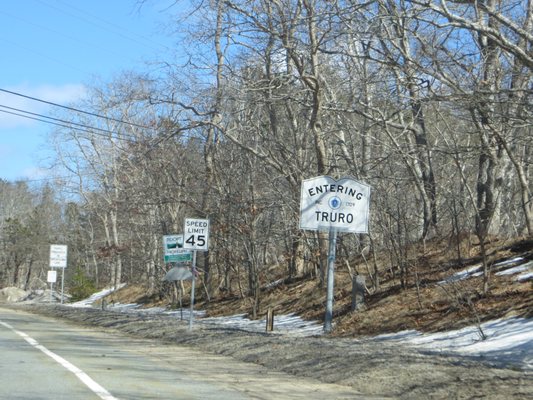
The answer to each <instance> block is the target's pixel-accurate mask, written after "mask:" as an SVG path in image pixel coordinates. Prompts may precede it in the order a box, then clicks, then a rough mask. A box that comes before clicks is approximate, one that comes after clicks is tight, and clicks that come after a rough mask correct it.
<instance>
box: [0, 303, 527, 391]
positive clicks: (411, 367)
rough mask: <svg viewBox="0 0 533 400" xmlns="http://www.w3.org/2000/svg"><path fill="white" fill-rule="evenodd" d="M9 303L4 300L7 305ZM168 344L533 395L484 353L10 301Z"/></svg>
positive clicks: (375, 379) (521, 374)
mask: <svg viewBox="0 0 533 400" xmlns="http://www.w3.org/2000/svg"><path fill="white" fill-rule="evenodd" d="M1 306H4V305H1ZM6 307H9V308H11V309H21V310H24V311H27V312H33V313H38V314H42V315H46V316H49V317H53V318H62V319H67V320H70V321H71V322H73V323H76V324H81V325H84V326H91V327H95V328H96V327H97V328H98V329H103V330H112V331H113V332H115V333H121V334H126V335H131V336H133V337H136V338H144V339H152V340H157V341H158V342H161V343H164V344H168V345H181V346H190V347H194V348H197V349H201V350H203V351H206V352H211V353H215V354H223V355H226V356H231V357H233V358H235V359H237V360H240V361H245V362H250V363H256V364H260V365H263V366H265V367H266V368H268V369H271V370H276V371H283V372H285V373H289V374H293V375H295V376H305V377H309V378H313V379H316V380H318V381H321V382H326V383H337V384H341V385H346V386H351V387H353V388H354V389H355V390H357V391H358V392H360V393H362V394H364V395H368V396H383V397H391V398H397V399H473V398H483V399H506V400H508V399H532V398H533V373H532V372H531V371H523V370H520V369H518V368H516V369H513V368H509V367H498V366H495V365H494V363H492V362H489V361H488V360H483V359H481V358H477V359H476V358H468V357H459V356H448V355H440V354H428V353H427V352H426V353H423V352H420V351H418V350H417V349H416V348H412V347H407V346H402V345H398V344H391V343H383V342H378V341H375V340H357V339H337V338H329V337H327V336H321V337H297V336H291V335H287V334H284V335H279V334H275V333H274V334H272V333H252V332H246V331H242V330H238V329H232V328H228V327H223V326H218V325H209V324H206V323H195V325H194V328H193V330H192V331H189V330H188V323H187V322H186V321H180V320H179V319H176V317H175V316H171V315H164V314H156V315H152V314H144V313H117V312H112V311H103V310H100V309H96V308H72V307H66V306H60V305H40V304H33V305H11V304H10V305H6Z"/></svg>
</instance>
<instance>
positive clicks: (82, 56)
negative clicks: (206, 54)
mask: <svg viewBox="0 0 533 400" xmlns="http://www.w3.org/2000/svg"><path fill="white" fill-rule="evenodd" d="M173 3H174V0H147V1H145V2H144V5H143V6H142V7H141V8H140V9H139V7H138V4H139V2H138V0H0V48H1V49H2V51H1V54H2V57H1V60H2V63H1V66H0V71H1V73H0V89H3V90H7V91H12V92H16V93H20V94H23V95H26V96H30V97H35V98H39V99H43V100H47V101H50V102H54V103H59V104H68V103H70V102H72V101H76V99H79V98H80V97H81V96H83V93H84V86H85V85H90V84H91V82H92V81H93V80H94V79H95V78H97V79H99V80H104V81H107V80H111V79H112V77H113V76H114V75H115V74H118V73H119V72H120V71H124V70H139V71H144V70H146V68H147V67H146V66H145V63H146V62H147V61H153V60H162V59H164V57H165V54H168V53H169V52H171V51H173V50H172V48H173V46H174V45H173V43H174V42H175V39H174V38H173V37H172V36H170V35H169V34H168V31H169V29H168V26H169V23H170V21H171V20H170V12H169V10H168V7H169V6H170V5H171V4H173ZM7 107H11V109H9V108H7ZM12 108H18V109H22V110H26V111H31V112H36V113H41V114H47V113H48V112H50V107H49V106H46V105H45V104H43V103H39V102H36V101H32V100H29V99H27V98H24V97H21V96H15V95H12V94H9V93H6V92H2V91H0V179H4V180H9V181H14V180H17V179H29V180H38V179H43V178H45V177H46V170H43V169H42V168H41V167H43V166H45V165H46V158H47V157H48V156H49V153H48V152H47V143H46V134H47V133H48V132H50V130H51V129H52V126H51V125H49V124H46V123H42V122H36V121H32V120H30V119H27V118H22V117H18V116H14V115H11V114H7V113H5V112H1V111H2V110H3V111H11V112H12V111H13V110H12Z"/></svg>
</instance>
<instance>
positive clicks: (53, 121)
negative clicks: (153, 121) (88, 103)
mask: <svg viewBox="0 0 533 400" xmlns="http://www.w3.org/2000/svg"><path fill="white" fill-rule="evenodd" d="M0 108H4V109H6V110H2V109H0V112H4V113H6V114H12V115H16V116H19V117H23V118H28V119H33V120H36V121H39V122H45V123H49V124H53V125H57V126H61V127H64V128H72V126H76V127H78V128H82V129H83V130H84V131H86V132H89V133H95V134H98V132H102V133H109V134H116V135H121V136H128V137H131V138H132V139H134V136H131V135H127V134H123V133H122V134H119V133H117V132H113V131H110V130H108V129H103V128H98V127H95V126H90V125H86V124H80V123H79V122H73V121H66V120H64V119H60V118H55V117H50V116H47V115H43V114H38V113H35V112H31V111H26V110H22V109H20V108H15V107H10V106H6V105H3V104H0ZM7 110H11V111H7ZM20 113H22V114H20ZM78 128H77V129H78ZM94 131H98V132H94Z"/></svg>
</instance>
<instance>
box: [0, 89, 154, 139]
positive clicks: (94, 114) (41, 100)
mask: <svg viewBox="0 0 533 400" xmlns="http://www.w3.org/2000/svg"><path fill="white" fill-rule="evenodd" d="M0 92H4V93H8V94H12V95H14V96H19V97H23V98H25V99H28V100H33V101H38V102H40V103H44V104H48V105H51V106H54V107H59V108H63V109H65V110H70V111H75V112H78V113H82V114H86V115H90V116H92V117H97V118H102V119H106V120H108V121H113V122H119V123H121V124H126V125H131V126H136V127H137V128H143V129H153V128H150V127H148V126H145V125H140V124H136V123H134V122H128V121H124V120H120V119H117V118H112V117H108V116H106V115H100V114H96V113H93V112H91V111H84V110H80V109H79V108H74V107H70V106H65V105H62V104H58V103H54V102H52V101H48V100H43V99H39V98H37V97H33V96H29V95H26V94H22V93H19V92H15V91H12V90H7V89H3V88H0Z"/></svg>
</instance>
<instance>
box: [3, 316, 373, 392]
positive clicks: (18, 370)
mask: <svg viewBox="0 0 533 400" xmlns="http://www.w3.org/2000/svg"><path fill="white" fill-rule="evenodd" d="M0 352H1V354H2V357H1V358H0V398H2V399H11V400H18V399H27V400H41V399H42V400H45V399H54V400H58V399H69V400H70V399H97V400H98V399H104V400H114V399H124V400H125V399H187V400H194V399H202V400H206V399H216V400H224V399H231V400H239V399H276V400H281V399H305V400H313V399H317V400H324V399H360V398H363V397H362V396H360V395H358V394H357V393H355V392H354V391H353V389H351V388H348V387H344V386H339V385H327V384H322V383H319V382H316V381H313V380H305V379H302V378H295V377H293V376H290V375H286V374H282V373H277V372H272V371H268V370H266V369H264V368H262V367H260V366H257V365H254V364H248V363H242V362H237V361H235V360H234V359H231V358H228V357H223V356H217V355H212V354H208V353H202V352H200V351H196V350H193V349H189V348H184V347H177V346H165V345H161V344H157V343H156V342H152V341H147V340H138V339H131V338H127V337H123V336H118V335H113V334H109V333H105V332H100V331H93V330H89V329H85V328H80V327H76V326H74V325H70V324H68V323H66V322H64V321H59V320H54V319H49V318H46V317H42V316H38V315H33V314H28V313H24V312H20V311H13V310H8V309H1V308H0Z"/></svg>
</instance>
